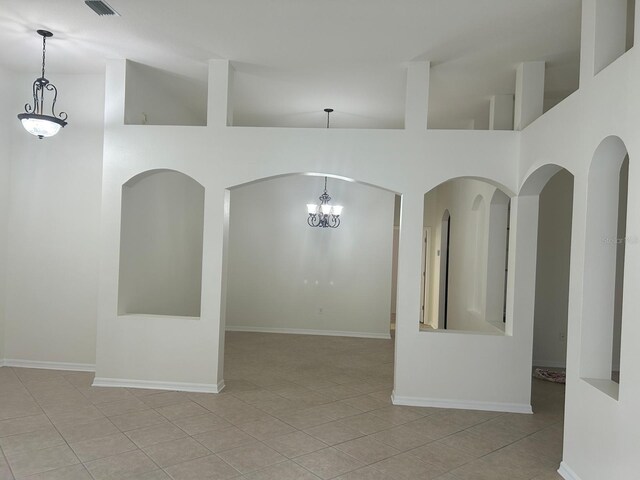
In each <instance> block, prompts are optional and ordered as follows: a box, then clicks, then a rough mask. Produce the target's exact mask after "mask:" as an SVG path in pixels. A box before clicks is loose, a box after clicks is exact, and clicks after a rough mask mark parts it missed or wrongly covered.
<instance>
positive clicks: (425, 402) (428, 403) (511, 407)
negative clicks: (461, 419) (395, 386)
mask: <svg viewBox="0 0 640 480" xmlns="http://www.w3.org/2000/svg"><path fill="white" fill-rule="evenodd" d="M391 402H392V403H393V404H394V405H406V406H410V407H435V408H456V409H461V410H485V411H489V412H507V413H529V414H532V413H533V410H532V409H531V405H529V404H526V403H498V402H495V403H494V402H478V401H473V400H447V399H434V398H422V397H401V396H399V395H396V392H395V391H394V392H393V393H392V394H391Z"/></svg>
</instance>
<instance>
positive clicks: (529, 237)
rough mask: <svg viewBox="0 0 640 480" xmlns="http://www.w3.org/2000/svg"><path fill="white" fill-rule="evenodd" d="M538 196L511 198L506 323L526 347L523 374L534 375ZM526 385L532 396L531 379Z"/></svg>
mask: <svg viewBox="0 0 640 480" xmlns="http://www.w3.org/2000/svg"><path fill="white" fill-rule="evenodd" d="M538 206H539V196H538V195H527V196H518V197H514V198H512V199H511V228H510V230H509V250H510V255H509V259H508V262H509V275H508V278H507V323H506V326H505V333H506V334H507V335H511V336H513V337H517V338H518V343H519V344H521V345H523V346H524V348H527V349H528V351H527V352H526V354H525V356H526V358H527V359H528V363H526V364H523V365H522V367H523V370H522V377H523V378H525V377H529V376H530V375H531V364H532V361H533V360H532V356H533V322H534V310H535V303H536V298H535V297H536V267H537V265H536V261H537V256H538ZM524 388H527V389H529V390H528V392H525V393H524V395H523V396H524V397H525V398H529V397H530V396H531V382H528V383H526V386H525V387H524Z"/></svg>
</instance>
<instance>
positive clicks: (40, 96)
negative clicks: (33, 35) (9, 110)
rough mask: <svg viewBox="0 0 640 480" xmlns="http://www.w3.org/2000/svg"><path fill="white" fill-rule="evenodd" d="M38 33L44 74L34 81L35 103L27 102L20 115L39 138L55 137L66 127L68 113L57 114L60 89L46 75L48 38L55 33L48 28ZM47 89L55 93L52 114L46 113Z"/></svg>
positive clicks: (24, 125)
mask: <svg viewBox="0 0 640 480" xmlns="http://www.w3.org/2000/svg"><path fill="white" fill-rule="evenodd" d="M37 32H38V35H41V36H42V76H40V77H39V78H36V80H35V81H34V82H33V105H31V104H30V103H27V104H26V105H25V106H24V110H25V113H21V114H19V115H18V118H19V119H20V121H21V122H22V126H23V127H24V128H25V130H26V131H27V132H29V133H30V134H32V135H36V136H37V137H38V138H44V137H53V136H54V135H55V134H56V133H58V132H59V131H60V129H61V128H62V127H64V126H65V125H66V124H67V122H66V120H67V114H66V113H65V112H60V114H56V111H55V108H56V100H57V99H58V89H57V88H56V86H55V85H54V84H53V83H51V82H49V80H47V79H46V78H45V76H44V64H45V53H46V47H47V38H49V37H53V33H51V32H49V31H47V30H38V31H37ZM45 90H46V91H48V92H52V93H53V100H52V102H51V115H46V114H45V113H44V94H45Z"/></svg>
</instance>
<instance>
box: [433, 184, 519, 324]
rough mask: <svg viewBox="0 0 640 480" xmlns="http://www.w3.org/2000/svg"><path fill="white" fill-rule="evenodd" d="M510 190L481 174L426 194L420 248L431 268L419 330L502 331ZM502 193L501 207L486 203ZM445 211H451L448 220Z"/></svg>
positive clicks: (441, 186)
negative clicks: (428, 235)
mask: <svg viewBox="0 0 640 480" xmlns="http://www.w3.org/2000/svg"><path fill="white" fill-rule="evenodd" d="M503 188H504V190H502V189H503ZM496 192H499V193H500V195H501V197H496ZM509 195H512V193H511V192H510V190H509V189H507V188H505V187H503V186H502V185H500V184H499V183H498V182H495V181H492V180H490V179H484V178H480V177H457V178H453V179H450V180H448V181H445V182H443V183H441V184H440V185H438V186H436V187H435V188H433V189H432V190H430V191H429V192H427V193H426V194H425V195H424V206H423V209H424V214H423V228H424V230H425V231H430V232H431V238H430V239H429V241H426V242H425V247H424V248H425V250H426V251H425V253H424V256H425V257H426V258H428V260H429V261H428V265H429V271H428V272H425V277H426V278H427V279H428V281H427V282H426V284H427V286H428V291H427V292H425V297H426V298H427V301H426V305H425V310H426V311H427V313H428V314H427V315H426V321H425V324H426V326H425V327H423V329H425V330H427V331H429V330H431V329H438V330H448V331H449V330H450V331H458V332H460V331H462V332H481V333H493V334H498V335H502V334H504V323H503V315H502V310H503V305H504V298H505V283H504V282H505V280H504V271H505V262H506V258H507V257H506V251H505V242H506V237H507V223H508V222H507V218H506V216H507V208H506V204H507V203H508V201H509V198H510V197H509ZM503 197H504V198H506V200H505V201H504V202H503V203H504V205H503V207H504V208H497V207H496V206H497V205H498V204H499V202H496V203H495V205H492V204H491V203H490V201H493V199H494V198H501V199H502V198H503ZM499 210H500V212H499ZM443 212H447V213H448V214H449V215H450V216H448V217H447V219H446V221H443ZM500 214H501V215H502V218H501V219H498V217H499V216H500ZM445 215H446V214H445ZM498 230H499V231H498ZM497 238H500V242H496V241H495V239H497ZM496 243H497V244H498V245H499V246H500V245H501V246H500V247H499V248H500V249H501V251H500V253H499V254H496V252H495V251H494V250H495V248H494V247H495V244H496ZM490 262H492V263H495V264H496V265H490ZM496 272H498V273H497V274H496ZM495 281H497V284H493V283H491V284H489V283H488V282H495ZM494 297H495V298H494ZM496 305H497V307H496ZM490 316H491V318H489V317H490ZM493 316H495V318H493Z"/></svg>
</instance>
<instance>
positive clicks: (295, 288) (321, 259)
mask: <svg viewBox="0 0 640 480" xmlns="http://www.w3.org/2000/svg"><path fill="white" fill-rule="evenodd" d="M323 187H324V177H316V176H302V175H294V176H286V177H280V178H275V179H269V180H265V181H261V182H256V183H251V184H249V185H244V186H240V187H238V188H234V189H232V190H231V203H230V216H229V250H228V252H229V253H228V255H229V267H228V268H229V272H228V277H227V279H228V280H227V281H228V284H227V285H228V286H227V315H226V326H227V329H232V330H258V331H260V330H266V331H269V330H271V329H275V330H279V329H283V330H284V331H299V330H300V331H305V330H311V331H320V332H327V333H335V334H337V333H340V332H343V333H346V334H356V335H362V336H382V337H385V338H388V337H389V319H390V311H391V277H392V276H391V259H392V233H393V212H394V200H395V198H394V197H395V194H394V193H392V192H389V191H385V190H382V189H379V188H374V187H370V186H367V185H361V184H358V183H353V182H346V181H343V180H337V179H333V178H329V179H328V184H327V191H328V193H329V195H330V196H331V197H332V201H331V204H334V205H343V206H344V211H343V215H342V216H341V217H342V223H341V225H340V226H339V227H338V228H336V229H333V228H311V227H309V226H308V225H307V213H306V204H307V203H318V202H319V201H318V196H320V194H321V193H322V191H323Z"/></svg>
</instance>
